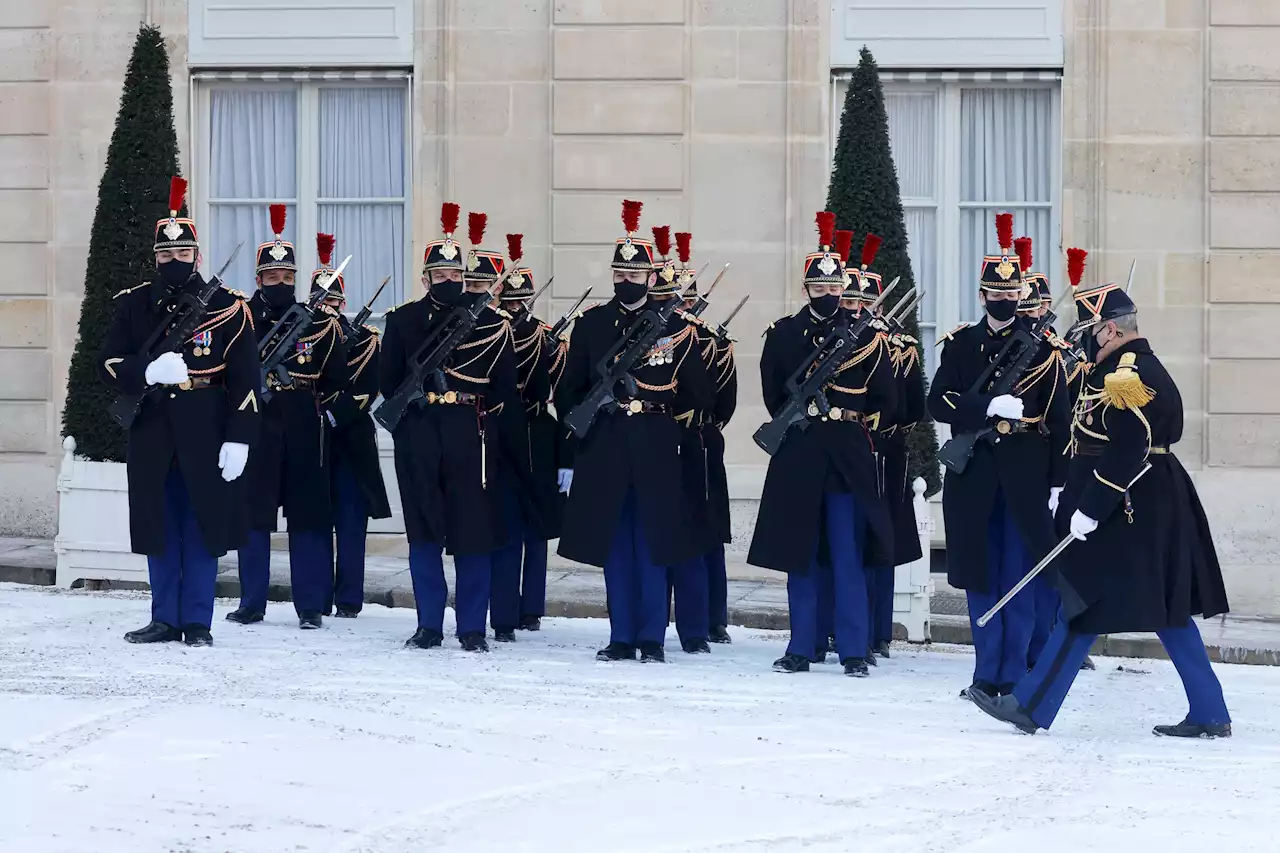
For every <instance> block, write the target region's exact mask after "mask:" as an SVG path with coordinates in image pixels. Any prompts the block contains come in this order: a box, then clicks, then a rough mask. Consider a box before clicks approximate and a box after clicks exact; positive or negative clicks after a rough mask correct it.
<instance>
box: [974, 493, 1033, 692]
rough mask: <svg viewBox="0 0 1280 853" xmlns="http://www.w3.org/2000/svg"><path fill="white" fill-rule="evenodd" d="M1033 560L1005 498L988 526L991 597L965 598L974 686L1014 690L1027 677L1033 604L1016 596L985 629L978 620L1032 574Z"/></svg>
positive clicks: (983, 594)
mask: <svg viewBox="0 0 1280 853" xmlns="http://www.w3.org/2000/svg"><path fill="white" fill-rule="evenodd" d="M1031 565H1032V564H1031V557H1030V555H1029V554H1028V553H1027V549H1026V547H1025V546H1024V545H1023V544H1022V537H1021V535H1020V534H1019V533H1018V528H1017V526H1016V525H1015V524H1014V521H1013V515H1012V513H1010V512H1009V510H1008V507H1007V506H1006V505H1005V503H1004V500H1003V499H1002V498H997V499H996V504H995V506H994V507H993V509H992V512H991V518H990V520H989V521H988V523H987V572H988V574H987V578H988V580H987V583H988V589H989V590H990V591H989V592H974V591H973V590H970V591H969V592H968V594H967V597H968V600H969V625H970V627H971V628H972V629H973V651H974V659H975V662H974V668H973V680H974V681H975V682H983V683H986V684H992V685H997V686H1006V685H1008V686H1012V685H1013V684H1016V683H1017V682H1018V681H1019V680H1020V679H1021V678H1022V677H1023V676H1024V675H1026V674H1027V646H1028V645H1029V644H1030V643H1031V631H1032V627H1033V626H1034V624H1035V601H1034V598H1033V597H1032V596H1030V595H1017V596H1014V598H1013V600H1012V601H1010V602H1009V603H1008V604H1006V605H1005V606H1004V609H1002V610H1001V611H1000V612H999V613H997V614H996V616H995V618H994V619H992V620H991V621H990V622H988V623H987V626H986V627H985V628H979V627H978V621H977V620H978V617H979V616H981V615H982V614H983V613H986V612H987V611H988V610H990V609H991V608H992V607H993V606H994V605H995V603H996V602H997V601H999V600H1000V599H1001V598H1002V597H1003V596H1004V594H1005V593H1007V592H1008V591H1009V590H1010V589H1012V588H1013V587H1014V585H1015V584H1017V582H1018V581H1020V580H1022V576H1023V575H1025V574H1026V573H1027V572H1028V571H1030V570H1031Z"/></svg>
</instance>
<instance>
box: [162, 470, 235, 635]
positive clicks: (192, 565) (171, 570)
mask: <svg viewBox="0 0 1280 853" xmlns="http://www.w3.org/2000/svg"><path fill="white" fill-rule="evenodd" d="M147 574H148V576H149V578H150V580H151V619H152V620H153V621H155V622H163V623H164V624H166V625H169V626H170V627H173V628H184V627H186V626H187V625H201V626H203V627H205V628H208V627H209V626H210V625H211V624H212V622H213V588H214V583H215V581H217V579H218V558H217V557H214V556H213V555H212V554H210V553H209V551H208V549H207V548H205V545H204V539H203V538H202V537H201V534H200V524H199V522H197V521H196V514H195V510H193V509H192V508H191V498H190V496H189V495H188V493H187V486H186V483H184V482H183V480H182V473H181V472H180V471H179V470H178V468H177V466H176V465H175V466H174V467H173V468H171V469H169V474H168V476H167V477H165V481H164V553H163V554H159V555H148V556H147Z"/></svg>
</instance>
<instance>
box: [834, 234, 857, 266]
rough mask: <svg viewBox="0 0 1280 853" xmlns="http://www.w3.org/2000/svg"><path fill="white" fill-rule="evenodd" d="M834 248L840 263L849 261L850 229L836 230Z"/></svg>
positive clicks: (850, 246)
mask: <svg viewBox="0 0 1280 853" xmlns="http://www.w3.org/2000/svg"><path fill="white" fill-rule="evenodd" d="M835 250H836V254H837V255H839V256H840V263H842V264H847V263H849V253H850V252H851V251H853V232H852V231H843V230H839V231H836V242H835Z"/></svg>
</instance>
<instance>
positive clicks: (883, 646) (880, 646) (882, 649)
mask: <svg viewBox="0 0 1280 853" xmlns="http://www.w3.org/2000/svg"><path fill="white" fill-rule="evenodd" d="M876 654H878V655H879V656H880V657H882V658H887V657H889V641H888V640H881V641H880V642H878V643H876Z"/></svg>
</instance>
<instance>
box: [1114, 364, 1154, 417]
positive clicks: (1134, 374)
mask: <svg viewBox="0 0 1280 853" xmlns="http://www.w3.org/2000/svg"><path fill="white" fill-rule="evenodd" d="M1102 386H1103V387H1102V401H1103V402H1104V403H1106V404H1107V405H1108V406H1111V407H1112V408H1114V409H1120V410H1121V411H1124V410H1125V409H1141V408H1142V407H1143V406H1145V405H1147V404H1148V403H1150V402H1151V401H1152V400H1154V399H1155V396H1156V392H1155V391H1152V390H1151V389H1150V388H1148V387H1147V386H1146V385H1144V384H1143V383H1142V377H1140V376H1139V375H1138V371H1136V370H1134V369H1133V368H1132V367H1123V366H1122V367H1120V368H1119V369H1118V370H1116V371H1115V372H1114V373H1108V374H1107V378H1106V379H1105V380H1103V383H1102Z"/></svg>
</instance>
